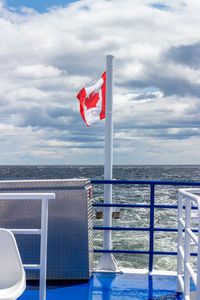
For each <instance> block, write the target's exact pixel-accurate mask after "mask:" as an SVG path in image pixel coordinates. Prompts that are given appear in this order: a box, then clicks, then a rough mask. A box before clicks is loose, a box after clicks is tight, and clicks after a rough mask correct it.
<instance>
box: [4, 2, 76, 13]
mask: <svg viewBox="0 0 200 300" xmlns="http://www.w3.org/2000/svg"><path fill="white" fill-rule="evenodd" d="M76 1H77V0H42V1H41V0H6V4H7V6H8V7H13V8H16V9H17V10H18V9H19V8H20V7H23V6H25V7H28V8H32V9H34V10H36V11H38V12H39V13H43V12H46V11H47V10H48V9H49V8H50V7H52V6H63V7H64V6H66V5H67V4H69V3H71V2H76Z"/></svg>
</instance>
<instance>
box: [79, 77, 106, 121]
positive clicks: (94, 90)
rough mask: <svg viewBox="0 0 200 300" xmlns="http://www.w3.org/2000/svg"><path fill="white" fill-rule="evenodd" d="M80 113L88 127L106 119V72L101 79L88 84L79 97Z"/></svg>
mask: <svg viewBox="0 0 200 300" xmlns="http://www.w3.org/2000/svg"><path fill="white" fill-rule="evenodd" d="M77 98H78V100H79V101H80V113H81V115H82V118H83V120H84V121H85V123H86V125H87V126H91V125H92V124H93V123H95V122H97V121H99V120H101V119H104V118H105V103H106V72H105V73H104V74H103V75H102V76H101V78H100V79H97V80H93V81H91V82H89V83H87V84H86V85H85V86H84V88H82V90H81V91H80V92H79V93H78V95H77Z"/></svg>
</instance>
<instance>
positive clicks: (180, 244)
mask: <svg viewBox="0 0 200 300" xmlns="http://www.w3.org/2000/svg"><path fill="white" fill-rule="evenodd" d="M182 200H183V196H182V195H181V193H180V191H179V192H178V247H177V276H178V281H177V293H181V292H182V287H181V282H180V277H182V272H183V262H182V257H181V250H182V251H183V228H182V224H181V220H182V219H183V201H182Z"/></svg>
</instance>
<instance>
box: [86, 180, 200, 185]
mask: <svg viewBox="0 0 200 300" xmlns="http://www.w3.org/2000/svg"><path fill="white" fill-rule="evenodd" d="M91 183H92V184H149V185H174V186H176V185H181V186H200V182H195V181H194V182H192V181H190V182H188V181H187V182H185V181H159V180H158V181H153V180H103V179H102V180H101V179H92V180H91Z"/></svg>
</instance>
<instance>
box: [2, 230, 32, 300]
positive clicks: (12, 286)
mask: <svg viewBox="0 0 200 300" xmlns="http://www.w3.org/2000/svg"><path fill="white" fill-rule="evenodd" d="M25 288H26V275H25V271H24V268H23V266H22V261H21V257H20V254H19V250H18V247H17V243H16V240H15V237H14V235H13V233H12V232H11V231H10V230H7V229H2V228H0V299H1V300H15V299H17V298H18V297H19V296H20V295H21V294H22V293H23V292H24V290H25Z"/></svg>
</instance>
